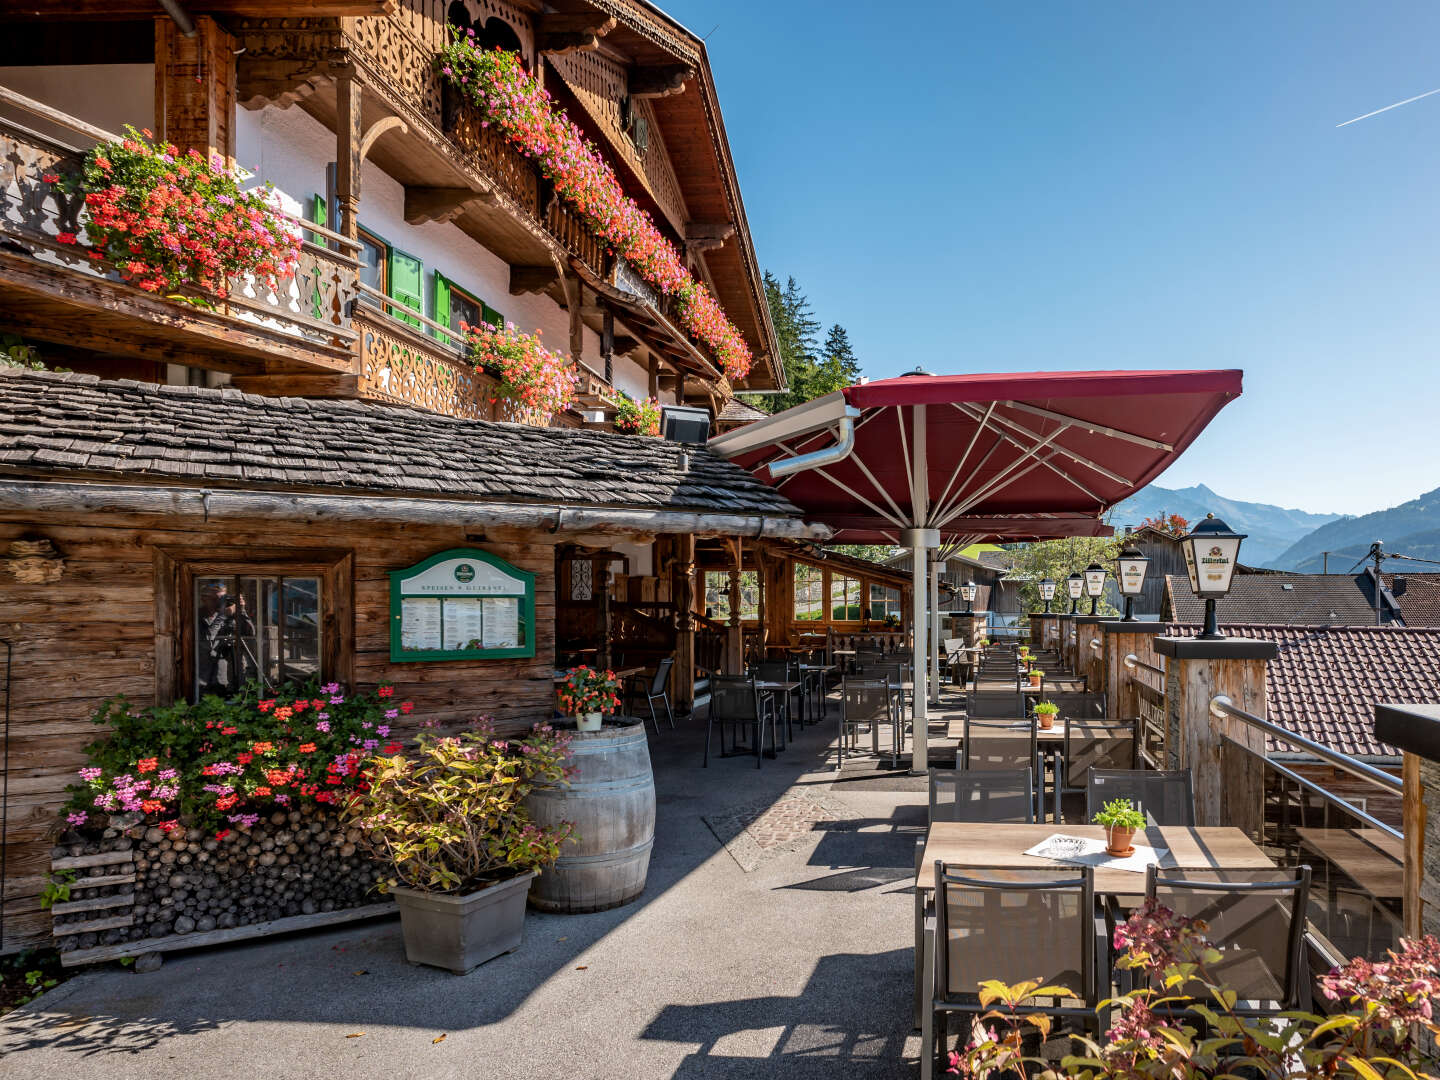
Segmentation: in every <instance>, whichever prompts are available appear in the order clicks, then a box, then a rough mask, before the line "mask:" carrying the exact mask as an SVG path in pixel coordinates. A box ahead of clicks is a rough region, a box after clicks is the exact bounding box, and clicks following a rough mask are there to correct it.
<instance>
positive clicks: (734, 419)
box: [715, 398, 770, 431]
mask: <svg viewBox="0 0 1440 1080" xmlns="http://www.w3.org/2000/svg"><path fill="white" fill-rule="evenodd" d="M769 415H770V414H769V413H767V412H765V411H764V410H763V409H757V408H755V406H753V405H747V404H745V402H743V401H741V400H740V399H739V398H731V399H730V400H729V401H727V402H726V403H725V407H724V408H723V409H721V410H720V415H718V416H717V417H715V425H716V427H717V428H723V429H724V430H726V431H729V430H731V429H733V428H737V427H740V426H741V425H742V424H752V423H754V422H755V421H756V420H764V419H765V418H766V417H767V416H769Z"/></svg>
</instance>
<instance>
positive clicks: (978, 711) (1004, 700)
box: [965, 690, 1021, 718]
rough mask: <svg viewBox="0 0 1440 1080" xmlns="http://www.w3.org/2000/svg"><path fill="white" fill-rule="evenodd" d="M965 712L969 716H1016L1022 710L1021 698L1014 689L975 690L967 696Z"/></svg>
mask: <svg viewBox="0 0 1440 1080" xmlns="http://www.w3.org/2000/svg"><path fill="white" fill-rule="evenodd" d="M965 712H966V714H967V715H969V716H992V717H993V716H1000V717H1007V718H1014V717H1016V716H1019V715H1020V712H1021V708H1020V698H1019V695H1018V694H1016V693H1015V691H1013V690H974V691H971V692H970V693H969V694H967V695H966V697H965Z"/></svg>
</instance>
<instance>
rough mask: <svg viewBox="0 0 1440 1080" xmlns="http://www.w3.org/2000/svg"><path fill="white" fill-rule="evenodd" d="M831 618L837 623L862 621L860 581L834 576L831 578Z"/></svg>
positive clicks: (843, 576) (840, 575) (841, 575)
mask: <svg viewBox="0 0 1440 1080" xmlns="http://www.w3.org/2000/svg"><path fill="white" fill-rule="evenodd" d="M830 618H831V619H832V620H834V621H835V622H859V621H860V580H859V579H858V578H852V577H846V576H845V575H843V574H834V575H832V576H831V578H830Z"/></svg>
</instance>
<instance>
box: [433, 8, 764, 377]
mask: <svg viewBox="0 0 1440 1080" xmlns="http://www.w3.org/2000/svg"><path fill="white" fill-rule="evenodd" d="M436 63H437V65H438V66H439V69H440V74H441V76H442V77H443V78H444V79H445V80H446V81H447V82H448V83H449V84H450V85H451V86H452V87H454V88H455V89H456V90H457V91H459V93H460V94H461V95H462V96H463V97H465V99H466V100H468V101H469V102H470V103H471V104H473V105H475V106H476V107H477V108H478V109H479V110H480V112H481V114H482V116H483V117H484V120H483V123H484V125H485V126H487V127H488V126H489V125H490V124H494V125H495V126H496V127H497V128H498V129H499V130H500V132H501V133H502V134H503V135H504V136H505V138H506V139H507V140H508V141H509V142H510V144H511V145H512V146H514V147H515V148H516V149H517V150H519V151H520V153H522V154H524V155H525V156H526V157H527V158H529V159H530V160H531V161H533V162H535V164H536V165H537V166H538V167H539V169H540V172H541V174H542V175H543V176H544V177H545V178H546V179H547V180H548V181H549V182H550V183H551V184H553V185H554V189H555V193H556V195H557V196H559V197H560V198H561V199H563V200H564V201H565V203H566V204H567V205H568V206H570V207H571V208H572V209H573V210H575V212H576V213H578V214H579V215H580V217H581V218H582V220H584V222H585V223H586V224H587V225H588V226H589V227H590V229H591V230H592V231H593V232H594V233H595V235H596V236H598V237H599V238H600V239H602V240H604V241H605V243H606V244H608V245H609V247H610V250H611V251H612V252H613V253H615V254H617V255H619V256H621V257H622V258H624V259H625V261H626V262H628V263H629V264H630V265H631V266H632V267H634V268H635V270H636V271H637V272H638V273H639V274H640V276H641V277H643V278H644V279H645V280H646V281H647V282H649V283H650V284H651V285H652V286H654V287H655V289H656V290H658V291H659V292H660V293H661V294H662V295H664V296H670V297H673V298H674V299H675V304H676V313H677V315H678V316H679V319H680V323H681V325H682V326H684V328H685V330H686V331H687V332H688V333H689V334H690V335H691V336H692V337H694V338H695V339H696V340H698V341H700V342H702V343H704V344H705V345H707V346H709V348H710V349H711V350H712V351H713V352H714V354H715V356H716V358H717V359H718V360H719V362H720V367H721V370H723V371H724V372H725V374H726V375H727V376H728V377H729V378H731V379H742V378H744V377H745V375H746V374H747V373H748V372H749V371H750V365H751V362H752V358H751V353H750V348H749V346H748V345H746V344H745V339H744V338H743V337H742V336H741V334H740V331H739V330H738V329H737V328H736V327H735V325H734V323H732V322H731V321H730V320H729V319H728V318H727V317H726V316H725V312H724V311H723V310H721V308H720V305H719V304H718V303H716V302H715V298H714V296H712V295H711V293H710V290H709V289H707V288H706V287H705V285H704V284H702V283H701V282H698V281H696V280H695V277H694V276H693V275H692V274H691V273H690V271H689V270H688V269H687V268H686V266H685V263H684V261H683V260H682V259H681V257H680V253H679V252H678V251H677V250H676V249H675V245H674V244H672V243H671V242H670V241H669V240H667V239H666V238H665V237H664V236H663V235H662V234H661V232H660V230H659V229H658V228H657V227H656V225H655V222H654V221H652V220H651V218H650V215H649V214H647V213H646V212H645V211H644V210H642V209H641V208H640V206H639V204H638V203H636V202H635V200H634V199H632V198H630V197H629V196H628V195H626V194H625V191H624V189H623V188H622V187H621V186H620V181H619V180H618V179H617V178H616V176H615V170H614V169H612V168H611V167H610V166H609V165H608V164H607V163H606V161H605V159H604V158H603V157H601V155H600V152H599V150H597V149H596V147H595V145H594V144H593V143H592V142H590V140H588V139H587V138H585V135H584V134H583V133H582V132H581V130H580V129H579V128H578V127H577V126H576V125H575V123H574V122H573V121H572V120H571V119H570V118H569V117H568V116H566V115H565V112H564V110H563V109H561V108H559V107H558V106H557V105H555V104H554V103H553V102H552V101H551V99H550V94H549V93H548V92H547V91H546V90H545V89H544V88H543V87H541V86H540V84H539V82H538V81H537V80H536V79H535V78H534V77H533V76H532V75H531V74H530V73H529V72H527V71H526V70H525V67H524V64H523V63H522V61H521V59H520V57H519V55H518V54H516V53H513V52H508V51H506V50H504V49H482V48H480V47H479V46H478V45H477V44H476V41H475V33H474V31H473V30H464V31H462V30H459V29H456V30H454V31H452V38H451V41H450V44H449V45H447V46H446V47H445V49H444V50H442V51H441V53H440V55H439V56H438V57H437V58H436Z"/></svg>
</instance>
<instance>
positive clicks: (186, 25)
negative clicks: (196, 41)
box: [160, 0, 195, 38]
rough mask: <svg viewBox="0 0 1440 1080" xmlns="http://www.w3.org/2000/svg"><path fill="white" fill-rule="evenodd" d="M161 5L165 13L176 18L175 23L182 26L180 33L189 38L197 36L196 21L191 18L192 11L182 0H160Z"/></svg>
mask: <svg viewBox="0 0 1440 1080" xmlns="http://www.w3.org/2000/svg"><path fill="white" fill-rule="evenodd" d="M160 6H161V7H163V8H164V9H165V13H166V14H167V15H169V16H170V18H172V19H174V20H175V25H176V26H177V27H179V28H180V33H182V34H184V35H185V36H186V37H187V38H193V37H194V36H195V21H194V20H193V19H191V18H190V13H189V12H188V11H186V10H185V9H184V8H183V7H182V6H181V5H180V0H160Z"/></svg>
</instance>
